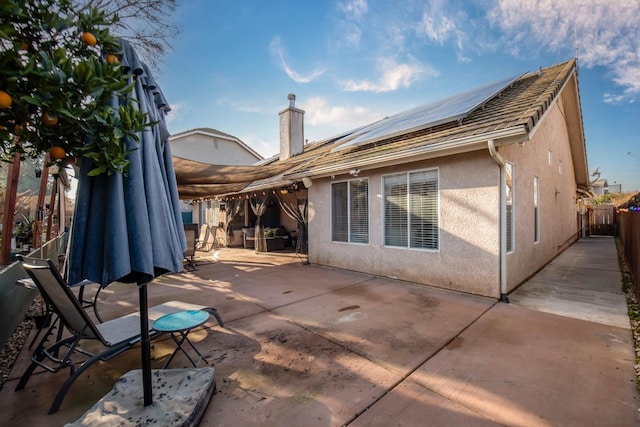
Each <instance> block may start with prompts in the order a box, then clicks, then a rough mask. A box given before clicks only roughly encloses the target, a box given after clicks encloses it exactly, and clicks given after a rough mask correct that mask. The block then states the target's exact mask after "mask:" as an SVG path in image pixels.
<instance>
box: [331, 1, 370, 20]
mask: <svg viewBox="0 0 640 427" xmlns="http://www.w3.org/2000/svg"><path fill="white" fill-rule="evenodd" d="M338 10H340V11H342V12H343V13H344V14H345V16H347V17H348V18H350V19H359V18H361V17H362V16H363V15H364V14H365V13H367V11H368V10H369V5H368V4H367V1H366V0H349V1H346V2H340V3H338Z"/></svg>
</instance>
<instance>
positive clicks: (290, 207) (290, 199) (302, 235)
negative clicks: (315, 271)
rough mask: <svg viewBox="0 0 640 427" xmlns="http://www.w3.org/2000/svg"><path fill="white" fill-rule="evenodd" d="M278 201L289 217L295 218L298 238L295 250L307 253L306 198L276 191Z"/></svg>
mask: <svg viewBox="0 0 640 427" xmlns="http://www.w3.org/2000/svg"><path fill="white" fill-rule="evenodd" d="M276 196H277V198H278V203H280V207H281V208H282V210H283V211H284V213H286V214H287V215H288V216H289V218H291V219H295V220H296V223H297V225H298V239H297V241H296V252H297V253H302V254H306V253H307V224H308V222H309V218H308V208H307V206H308V202H307V199H298V198H297V197H296V196H295V194H291V193H287V194H280V193H277V192H276Z"/></svg>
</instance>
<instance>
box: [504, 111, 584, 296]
mask: <svg viewBox="0 0 640 427" xmlns="http://www.w3.org/2000/svg"><path fill="white" fill-rule="evenodd" d="M560 105H561V104H560ZM567 141H568V135H567V128H566V125H565V121H564V117H563V114H562V112H561V107H560V106H559V104H558V103H554V104H553V105H552V106H551V107H550V109H549V110H548V112H547V114H546V115H545V117H544V120H542V122H541V123H540V125H539V126H538V128H537V129H535V130H534V133H533V136H532V138H531V140H530V141H528V142H526V143H524V144H515V145H511V146H507V147H501V148H500V149H499V150H498V151H499V153H500V154H501V155H502V156H503V157H504V158H505V160H507V161H509V162H511V163H513V164H514V165H515V174H514V175H515V218H514V223H515V250H514V251H513V252H512V253H509V254H508V255H507V285H508V290H509V291H511V290H513V289H514V288H515V287H517V285H519V284H520V283H521V282H523V281H524V280H526V279H527V278H528V277H529V276H531V275H532V274H533V273H535V272H536V271H538V270H539V269H540V268H541V267H543V266H544V265H545V264H546V263H548V262H549V261H551V260H552V259H553V258H554V257H555V256H557V255H558V254H559V253H560V252H561V251H562V250H564V248H565V247H566V245H567V244H568V242H570V241H571V239H572V237H574V236H575V233H577V231H578V220H577V209H576V197H575V196H576V185H575V179H574V169H573V163H572V160H571V152H570V149H569V145H568V142H567ZM549 150H550V151H551V159H552V160H551V164H549V160H548V157H549ZM560 163H562V172H560ZM534 176H537V177H538V178H539V191H540V207H539V208H540V241H539V242H538V243H536V242H535V241H534V205H533V179H534Z"/></svg>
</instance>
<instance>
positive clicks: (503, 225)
mask: <svg viewBox="0 0 640 427" xmlns="http://www.w3.org/2000/svg"><path fill="white" fill-rule="evenodd" d="M487 146H488V148H489V154H490V155H491V157H493V159H494V160H495V161H496V163H498V166H499V167H500V261H499V262H500V301H501V302H506V303H508V302H509V298H508V297H507V195H506V194H505V188H506V186H507V173H506V171H505V168H506V165H505V160H504V159H503V158H502V156H501V155H500V154H498V150H496V146H495V143H494V141H493V139H489V140H488V141H487Z"/></svg>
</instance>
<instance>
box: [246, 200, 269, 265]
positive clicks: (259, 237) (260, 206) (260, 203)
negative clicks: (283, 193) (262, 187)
mask: <svg viewBox="0 0 640 427" xmlns="http://www.w3.org/2000/svg"><path fill="white" fill-rule="evenodd" d="M268 200H269V196H266V195H265V196H255V197H252V198H251V199H249V202H250V203H251V209H252V210H253V213H254V214H255V215H256V217H257V219H256V232H255V243H256V252H266V251H267V239H266V238H265V236H264V228H263V227H262V215H264V213H265V212H266V211H267V201H268Z"/></svg>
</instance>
